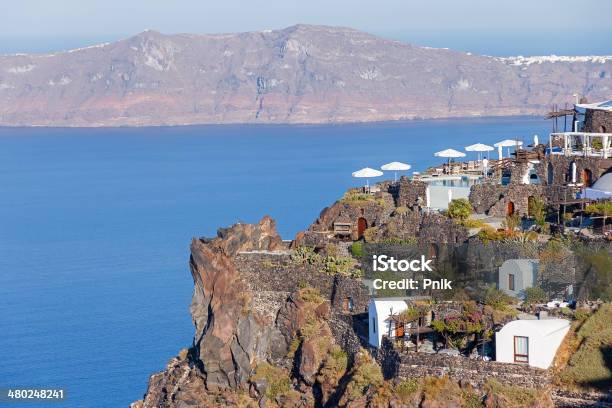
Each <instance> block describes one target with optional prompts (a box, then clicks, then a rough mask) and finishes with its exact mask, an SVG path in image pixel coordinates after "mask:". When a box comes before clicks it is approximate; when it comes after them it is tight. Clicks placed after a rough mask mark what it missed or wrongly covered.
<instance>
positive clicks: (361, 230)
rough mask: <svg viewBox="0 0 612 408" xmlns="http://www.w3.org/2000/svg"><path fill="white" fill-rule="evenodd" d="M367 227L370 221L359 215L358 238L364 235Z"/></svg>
mask: <svg viewBox="0 0 612 408" xmlns="http://www.w3.org/2000/svg"><path fill="white" fill-rule="evenodd" d="M366 228H368V221H367V220H366V219H365V218H363V217H359V219H358V220H357V238H361V237H363V233H364V231H365V230H366Z"/></svg>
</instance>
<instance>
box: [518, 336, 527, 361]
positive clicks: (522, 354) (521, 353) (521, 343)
mask: <svg viewBox="0 0 612 408" xmlns="http://www.w3.org/2000/svg"><path fill="white" fill-rule="evenodd" d="M514 362H515V363H528V362H529V338H528V337H523V336H514Z"/></svg>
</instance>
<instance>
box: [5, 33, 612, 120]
mask: <svg viewBox="0 0 612 408" xmlns="http://www.w3.org/2000/svg"><path fill="white" fill-rule="evenodd" d="M610 89H612V57H557V56H545V57H515V58H496V57H488V56H481V55H472V54H470V53H465V52H458V51H452V50H448V49H432V48H428V47H419V46H415V45H411V44H407V43H401V42H398V41H391V40H387V39H383V38H379V37H376V36H373V35H370V34H367V33H364V32H360V31H357V30H352V29H348V28H338V27H323V26H307V25H298V26H293V27H289V28H286V29H283V30H268V31H261V32H250V33H240V34H224V35H188V34H179V35H165V34H161V33H159V32H155V31H146V32H143V33H141V34H139V35H136V36H134V37H131V38H128V39H125V40H121V41H117V42H114V43H110V44H100V45H96V46H92V47H87V48H82V49H75V50H71V51H67V52H57V53H53V54H38V55H25V54H23V55H6V56H0V126H150V125H192V124H210V123H339V122H368V121H385V120H407V119H415V118H449V117H466V116H500V115H541V114H542V113H543V112H546V111H547V110H548V109H549V108H550V105H551V104H552V103H564V102H568V103H571V102H573V101H574V97H573V96H572V95H573V94H575V93H578V94H580V95H584V96H586V97H587V98H588V99H589V100H600V99H604V98H606V97H608V96H609V92H610Z"/></svg>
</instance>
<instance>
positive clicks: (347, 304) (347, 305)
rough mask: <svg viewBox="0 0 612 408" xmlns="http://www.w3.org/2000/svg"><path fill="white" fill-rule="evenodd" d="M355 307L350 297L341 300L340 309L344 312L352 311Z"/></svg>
mask: <svg viewBox="0 0 612 408" xmlns="http://www.w3.org/2000/svg"><path fill="white" fill-rule="evenodd" d="M354 309H355V303H354V302H353V298H352V297H346V298H344V300H343V301H342V311H343V312H344V313H348V312H352V311H353V310H354Z"/></svg>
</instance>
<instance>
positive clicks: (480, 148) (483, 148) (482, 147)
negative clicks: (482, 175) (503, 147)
mask: <svg viewBox="0 0 612 408" xmlns="http://www.w3.org/2000/svg"><path fill="white" fill-rule="evenodd" d="M491 150H495V148H494V147H493V146H489V145H486V144H483V143H476V144H473V145H469V146H466V147H465V151H467V152H478V161H480V153H481V152H490V151H491Z"/></svg>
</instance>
